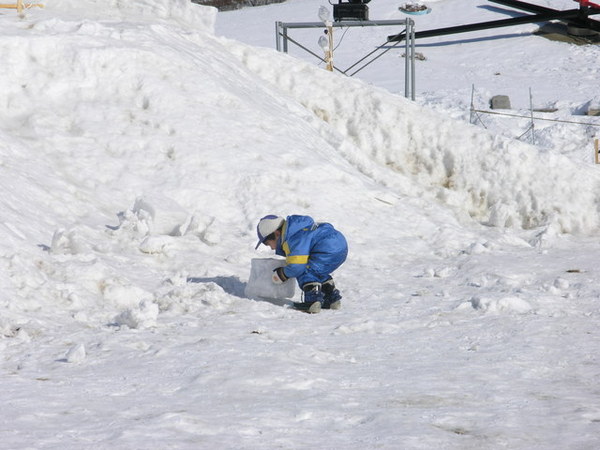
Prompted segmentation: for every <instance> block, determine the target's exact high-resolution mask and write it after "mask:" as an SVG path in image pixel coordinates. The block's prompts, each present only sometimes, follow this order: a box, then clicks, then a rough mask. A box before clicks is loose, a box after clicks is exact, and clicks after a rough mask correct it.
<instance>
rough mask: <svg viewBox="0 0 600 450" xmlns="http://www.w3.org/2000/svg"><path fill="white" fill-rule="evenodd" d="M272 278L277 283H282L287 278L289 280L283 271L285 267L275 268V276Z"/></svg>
mask: <svg viewBox="0 0 600 450" xmlns="http://www.w3.org/2000/svg"><path fill="white" fill-rule="evenodd" d="M271 280H272V281H273V283H275V284H281V283H283V282H284V281H285V280H287V277H286V276H285V273H284V272H283V267H278V268H277V269H275V270H273V276H272V277H271Z"/></svg>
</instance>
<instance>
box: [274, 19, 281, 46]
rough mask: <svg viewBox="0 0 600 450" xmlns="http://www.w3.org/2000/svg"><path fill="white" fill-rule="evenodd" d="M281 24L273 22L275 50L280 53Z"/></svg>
mask: <svg viewBox="0 0 600 450" xmlns="http://www.w3.org/2000/svg"><path fill="white" fill-rule="evenodd" d="M280 33H281V22H275V48H276V49H277V51H278V52H280V51H281V34H280Z"/></svg>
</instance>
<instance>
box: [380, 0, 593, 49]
mask: <svg viewBox="0 0 600 450" xmlns="http://www.w3.org/2000/svg"><path fill="white" fill-rule="evenodd" d="M489 1H491V2H493V3H498V4H501V5H505V6H510V7H511V8H515V9H520V10H522V11H527V12H532V13H534V14H527V15H524V16H519V17H513V18H511V19H501V20H492V21H489V22H480V23H472V24H467V25H457V26H453V27H445V28H437V29H434V30H424V31H417V32H416V33H415V38H417V39H419V38H426V37H433V36H443V35H448V34H457V33H467V32H470V31H479V30H487V29H490V28H502V27H510V26H513V25H522V24H525V23H535V22H548V21H550V20H562V21H565V22H566V23H567V24H568V25H570V26H574V27H577V28H583V29H589V30H593V31H598V32H600V22H599V21H597V20H593V19H590V18H589V16H592V15H595V14H600V5H598V4H595V3H593V2H591V1H589V0H575V1H577V2H578V3H579V8H575V9H568V10H564V11H560V10H557V9H552V8H547V7H545V6H538V5H534V4H531V3H527V2H523V1H520V0H489ZM402 39H404V34H403V33H399V34H395V35H392V36H388V42H397V41H402Z"/></svg>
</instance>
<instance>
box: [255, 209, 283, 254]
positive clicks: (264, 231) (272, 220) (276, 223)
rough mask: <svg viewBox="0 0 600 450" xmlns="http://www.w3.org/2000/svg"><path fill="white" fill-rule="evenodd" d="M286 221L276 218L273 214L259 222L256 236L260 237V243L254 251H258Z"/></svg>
mask: <svg viewBox="0 0 600 450" xmlns="http://www.w3.org/2000/svg"><path fill="white" fill-rule="evenodd" d="M283 222H285V219H284V218H283V217H280V216H275V215H273V214H269V215H268V216H265V217H263V218H262V219H260V220H259V221H258V225H257V226H256V234H257V235H258V243H257V244H256V247H255V248H254V250H256V249H257V248H258V247H259V246H260V244H262V243H263V242H265V239H266V238H267V237H269V235H270V234H272V233H274V232H275V230H278V229H279V227H281V225H283Z"/></svg>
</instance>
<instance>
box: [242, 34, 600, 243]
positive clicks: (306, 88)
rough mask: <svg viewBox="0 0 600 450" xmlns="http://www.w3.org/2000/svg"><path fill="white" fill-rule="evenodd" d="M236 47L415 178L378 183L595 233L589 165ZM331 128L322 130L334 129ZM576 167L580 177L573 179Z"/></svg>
mask: <svg viewBox="0 0 600 450" xmlns="http://www.w3.org/2000/svg"><path fill="white" fill-rule="evenodd" d="M232 47H234V48H232V52H233V53H236V54H238V55H239V58H240V59H241V60H242V61H243V62H244V63H245V64H246V66H247V67H249V68H250V69H251V70H252V71H254V72H255V73H256V74H257V75H259V76H260V77H261V78H263V79H266V80H267V81H269V82H271V83H273V84H274V85H275V86H277V87H278V88H279V89H281V90H282V91H283V92H285V93H286V94H288V95H290V96H293V97H294V98H295V99H296V100H297V101H298V102H300V103H301V104H302V105H304V106H305V107H306V108H308V109H309V110H310V111H312V112H313V113H314V114H315V115H316V116H317V117H319V118H320V119H321V120H323V121H324V122H325V123H326V124H328V125H330V126H331V128H333V130H335V131H337V132H338V133H339V135H340V136H345V137H346V138H347V139H348V140H349V141H350V142H351V143H352V144H353V145H354V146H356V147H357V148H358V149H359V150H358V151H360V152H361V154H362V155H366V156H367V157H368V159H369V160H373V161H376V162H378V163H379V164H380V165H381V166H385V167H387V168H389V169H390V170H391V171H394V172H398V173H400V174H402V175H405V176H408V177H409V178H410V180H411V183H412V184H411V185H410V186H407V185H406V182H404V183H403V184H402V186H398V184H397V183H394V181H389V180H390V179H391V180H393V176H391V175H389V174H386V175H385V176H380V177H377V181H379V182H382V183H386V184H388V185H391V186H393V187H398V188H399V189H401V190H402V192H403V193H404V194H406V195H410V196H415V195H423V193H427V195H428V196H429V197H430V198H437V199H438V200H440V201H442V202H443V203H444V204H447V205H450V206H452V207H454V208H455V209H456V210H457V211H458V212H459V214H462V213H464V214H466V215H468V216H470V217H472V218H474V219H475V220H478V221H480V222H482V223H485V224H489V225H493V226H500V227H516V228H525V229H530V228H537V227H540V226H544V225H553V226H556V228H557V231H559V232H566V233H595V232H597V230H598V228H599V227H600V215H599V205H600V197H599V194H598V192H600V190H599V187H600V185H599V183H600V177H599V176H598V174H597V171H595V170H594V169H592V168H589V167H584V166H583V165H582V164H578V163H576V162H573V161H571V160H569V159H568V158H566V157H564V156H561V155H557V154H553V153H548V152H544V151H542V150H541V149H538V148H536V147H532V146H530V145H527V144H524V143H520V142H518V141H515V140H510V139H507V138H502V137H498V136H494V135H492V134H490V133H488V132H486V131H485V130H481V129H480V128H477V127H475V126H469V125H466V124H463V123H461V122H458V121H456V120H453V119H446V118H444V117H442V116H441V115H439V114H436V113H434V112H432V111H431V110H427V109H424V108H422V107H419V106H417V105H414V104H412V103H410V102H409V101H408V100H406V99H404V98H401V97H395V96H390V95H389V93H388V92H386V91H383V90H381V89H375V88H373V87H370V86H367V85H365V84H364V83H362V82H359V81H355V80H351V79H344V78H341V77H340V76H338V75H333V76H332V75H330V74H329V73H327V72H325V71H323V70H319V69H318V68H315V67H313V66H310V65H308V64H307V65H305V66H301V65H299V64H298V65H297V66H296V67H294V68H290V67H289V60H288V59H287V58H285V57H283V56H282V57H280V58H277V59H276V61H277V64H278V65H277V67H276V68H274V67H273V62H274V58H273V56H272V55H271V54H270V53H271V52H270V51H268V50H261V52H257V51H256V50H255V49H252V48H248V49H245V50H244V49H240V48H239V46H238V45H237V44H232ZM267 61H268V62H267ZM331 128H329V127H327V128H326V127H323V128H322V133H323V134H324V135H331V133H332V130H331ZM356 152H357V150H356V149H354V148H352V147H351V146H349V145H347V143H346V145H344V146H341V145H340V153H341V154H342V155H344V156H345V157H346V158H347V159H349V160H351V161H353V162H354V161H356V160H357V159H359V156H357V155H356V154H355V153H356ZM575 173H577V174H578V175H577V176H576V178H577V180H578V182H577V183H571V180H572V179H573V174H575ZM414 185H416V186H417V188H415V186H414Z"/></svg>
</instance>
